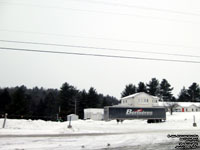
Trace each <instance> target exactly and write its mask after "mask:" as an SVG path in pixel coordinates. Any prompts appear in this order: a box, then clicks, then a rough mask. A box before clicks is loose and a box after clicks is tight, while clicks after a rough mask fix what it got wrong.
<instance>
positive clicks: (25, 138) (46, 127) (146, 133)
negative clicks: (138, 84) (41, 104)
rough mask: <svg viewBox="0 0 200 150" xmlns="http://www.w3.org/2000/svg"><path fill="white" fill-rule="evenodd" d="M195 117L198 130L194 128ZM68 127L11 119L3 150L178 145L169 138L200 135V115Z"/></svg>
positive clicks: (1, 135)
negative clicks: (156, 144) (158, 121)
mask: <svg viewBox="0 0 200 150" xmlns="http://www.w3.org/2000/svg"><path fill="white" fill-rule="evenodd" d="M193 116H195V118H196V123H197V127H193ZM2 125H3V119H0V127H1V126H2ZM67 126H68V122H51V121H42V120H34V121H33V120H15V119H7V122H6V127H5V128H4V129H2V128H0V149H1V150H22V149H24V150H40V149H41V150H43V149H44V150H49V149H52V150H54V149H56V150H66V149H69V150H76V149H101V148H107V147H110V148H115V147H123V146H135V145H147V146H148V145H149V144H155V143H164V142H176V141H178V139H172V138H168V137H167V135H168V134H198V135H200V112H184V113H183V112H176V113H174V114H173V115H172V116H171V115H169V114H167V121H166V122H163V123H155V124H147V122H146V121H145V120H125V121H124V122H123V124H117V123H116V121H109V122H104V121H93V120H85V121H84V120H78V121H73V122H72V128H71V129H68V128H67ZM174 140H175V141H174Z"/></svg>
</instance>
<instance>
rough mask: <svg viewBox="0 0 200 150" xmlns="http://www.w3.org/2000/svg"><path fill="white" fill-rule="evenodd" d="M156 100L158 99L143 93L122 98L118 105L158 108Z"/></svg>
mask: <svg viewBox="0 0 200 150" xmlns="http://www.w3.org/2000/svg"><path fill="white" fill-rule="evenodd" d="M158 100H159V98H158V97H155V96H152V95H149V94H147V93H145V92H140V93H135V94H132V95H129V96H126V97H123V98H122V99H121V104H120V105H122V106H133V107H156V106H158Z"/></svg>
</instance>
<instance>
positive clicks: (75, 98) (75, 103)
mask: <svg viewBox="0 0 200 150" xmlns="http://www.w3.org/2000/svg"><path fill="white" fill-rule="evenodd" d="M74 112H75V115H76V98H75V106H74Z"/></svg>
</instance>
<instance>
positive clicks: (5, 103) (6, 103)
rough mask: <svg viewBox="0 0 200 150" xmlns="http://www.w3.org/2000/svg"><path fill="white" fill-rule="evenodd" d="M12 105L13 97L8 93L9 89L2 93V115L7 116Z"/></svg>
mask: <svg viewBox="0 0 200 150" xmlns="http://www.w3.org/2000/svg"><path fill="white" fill-rule="evenodd" d="M10 103H11V97H10V94H9V92H8V89H7V88H6V89H4V90H2V91H1V92H0V113H2V114H5V113H6V112H7V111H8V109H9V105H10Z"/></svg>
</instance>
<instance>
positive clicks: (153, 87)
mask: <svg viewBox="0 0 200 150" xmlns="http://www.w3.org/2000/svg"><path fill="white" fill-rule="evenodd" d="M172 91H173V87H172V86H171V85H170V83H169V82H168V81H167V80H166V79H162V81H161V82H159V80H158V79H156V78H152V79H151V80H150V81H149V83H147V84H145V83H144V82H139V83H138V86H136V85H133V84H131V83H130V84H128V85H126V86H125V89H124V90H123V91H122V93H121V97H125V96H128V95H131V94H134V93H137V92H146V93H148V94H150V95H153V96H157V97H159V98H160V100H162V101H168V102H170V101H171V102H200V86H199V85H198V84H197V83H195V82H194V83H192V85H191V86H189V87H188V88H185V87H183V88H182V89H181V91H180V93H179V95H178V97H177V98H175V96H174V95H173V94H172Z"/></svg>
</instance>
